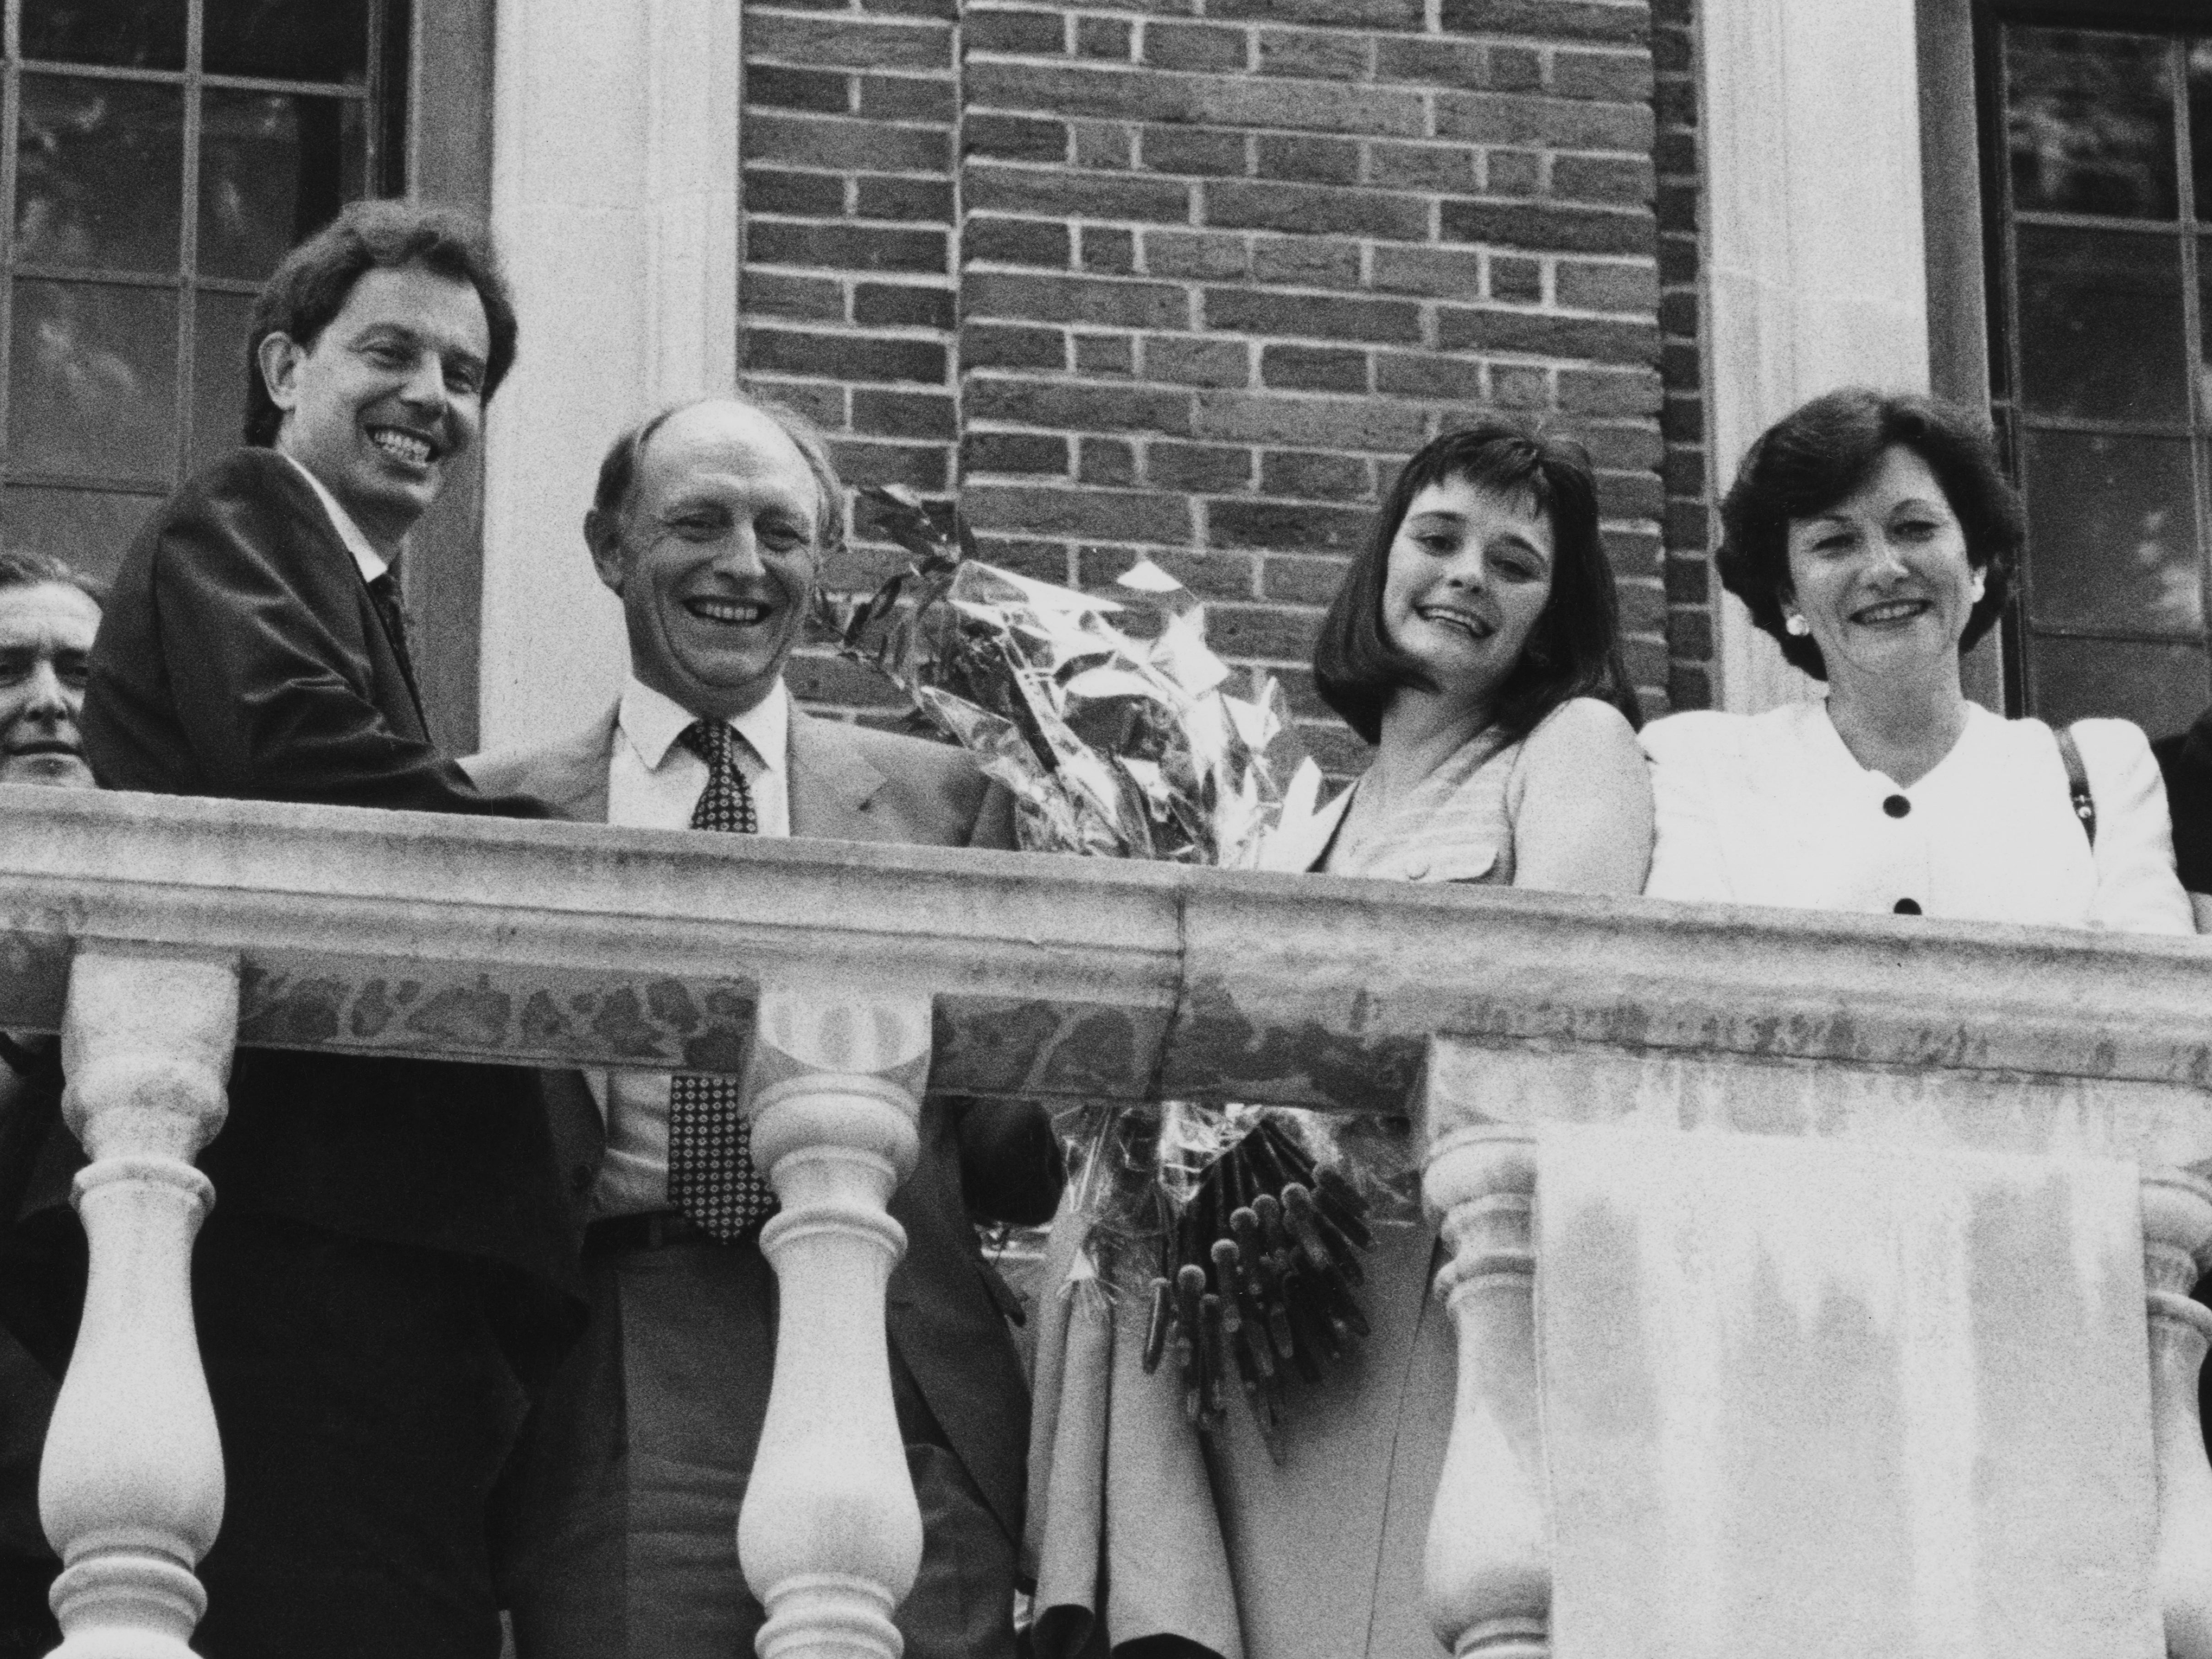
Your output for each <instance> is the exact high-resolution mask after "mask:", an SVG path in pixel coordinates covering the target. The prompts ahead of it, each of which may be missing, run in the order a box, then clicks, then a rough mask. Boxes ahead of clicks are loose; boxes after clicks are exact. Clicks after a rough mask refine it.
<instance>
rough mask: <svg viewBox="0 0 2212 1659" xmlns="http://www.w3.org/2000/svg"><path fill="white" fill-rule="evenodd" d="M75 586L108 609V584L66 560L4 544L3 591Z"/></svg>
mask: <svg viewBox="0 0 2212 1659" xmlns="http://www.w3.org/2000/svg"><path fill="white" fill-rule="evenodd" d="M46 586H62V587H74V588H75V589H76V591H77V592H80V593H82V594H83V595H84V596H85V598H87V599H90V600H91V601H92V602H93V603H94V605H98V606H99V607H100V609H101V610H103V611H105V610H106V608H107V594H108V587H107V584H106V582H104V581H102V580H100V578H99V577H97V576H88V575H86V574H85V573H84V572H83V571H82V570H79V569H78V568H76V566H75V565H73V564H70V563H69V562H67V561H66V560H63V559H58V558H56V557H54V556H53V555H52V554H51V553H34V552H33V551H32V550H30V549H29V548H27V547H0V593H3V592H7V590H8V589H9V588H11V587H46Z"/></svg>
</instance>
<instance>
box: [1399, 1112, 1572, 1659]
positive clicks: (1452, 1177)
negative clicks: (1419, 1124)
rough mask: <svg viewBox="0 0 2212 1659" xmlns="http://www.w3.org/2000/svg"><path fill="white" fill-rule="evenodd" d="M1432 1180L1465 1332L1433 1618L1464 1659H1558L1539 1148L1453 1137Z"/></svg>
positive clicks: (1481, 1132) (1444, 1478)
mask: <svg viewBox="0 0 2212 1659" xmlns="http://www.w3.org/2000/svg"><path fill="white" fill-rule="evenodd" d="M1425 1183H1426V1191H1427V1194H1428V1204H1429V1207H1430V1209H1431V1212H1433V1213H1435V1214H1436V1215H1437V1216H1439V1217H1440V1218H1442V1220H1443V1236H1444V1240H1445V1243H1447V1244H1448V1245H1449V1247H1450V1249H1451V1253H1452V1259H1451V1261H1449V1263H1448V1264H1446V1266H1445V1267H1443V1271H1442V1272H1440V1273H1438V1274H1437V1295H1438V1296H1439V1297H1442V1298H1443V1301H1444V1304H1445V1305H1446V1306H1447V1307H1448V1308H1449V1309H1450V1310H1451V1316H1452V1322H1453V1325H1454V1326H1455V1328H1456V1329H1457V1331H1458V1334H1459V1391H1458V1402H1457V1406H1456V1407H1455V1413H1454V1416H1453V1419H1452V1431H1451V1441H1450V1443H1449V1446H1448V1447H1447V1449H1446V1450H1445V1453H1444V1466H1443V1474H1442V1475H1441V1477H1440V1478H1439V1480H1438V1481H1437V1502H1436V1509H1435V1511H1434V1513H1433V1514H1432V1515H1431V1518H1430V1521H1429V1543H1428V1559H1427V1564H1426V1578H1427V1589H1428V1595H1427V1601H1428V1613H1429V1621H1430V1623H1431V1626H1433V1627H1434V1628H1435V1630H1436V1632H1437V1638H1438V1639H1439V1640H1441V1641H1442V1642H1443V1644H1444V1646H1445V1647H1446V1648H1447V1649H1449V1650H1450V1651H1451V1652H1452V1653H1453V1654H1455V1655H1456V1656H1460V1659H1549V1656H1550V1654H1551V1651H1552V1644H1551V1636H1550V1627H1551V1604H1552V1568H1551V1548H1550V1538H1549V1528H1548V1524H1547V1519H1546V1515H1545V1505H1544V1447H1543V1440H1542V1436H1541V1428H1540V1425H1539V1422H1538V1419H1537V1405H1536V1313H1535V1285H1536V1257H1535V1250H1534V1239H1533V1237H1532V1232H1533V1222H1534V1204H1535V1190H1536V1148H1535V1143H1534V1140H1533V1139H1531V1138H1530V1137H1529V1136H1528V1133H1527V1132H1526V1131H1523V1130H1517V1129H1504V1128H1494V1127H1476V1128H1467V1129H1460V1130H1456V1131H1454V1132H1452V1133H1449V1134H1446V1135H1443V1136H1442V1137H1441V1138H1439V1139H1438V1140H1437V1143H1436V1145H1435V1146H1434V1147H1433V1148H1432V1149H1431V1152H1430V1153H1429V1161H1428V1170H1427V1174H1426V1176H1425Z"/></svg>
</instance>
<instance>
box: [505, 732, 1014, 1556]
mask: <svg viewBox="0 0 2212 1659" xmlns="http://www.w3.org/2000/svg"><path fill="white" fill-rule="evenodd" d="M616 720H617V711H616V709H615V708H609V709H608V710H607V712H606V713H605V714H603V715H601V716H600V717H599V719H598V720H594V721H593V722H592V724H591V725H589V726H586V727H585V728H584V729H583V730H582V731H580V732H575V733H574V734H573V735H571V736H569V737H567V738H562V739H560V740H558V741H556V742H554V743H549V744H538V745H537V746H534V747H531V748H521V749H510V750H501V751H497V752H494V753H489V754H484V755H477V756H473V757H471V758H469V759H467V760H465V761H463V762H462V763H461V764H462V765H463V767H465V769H467V771H468V773H469V775H470V776H471V777H473V778H474V779H476V780H477V784H478V787H484V788H496V789H497V790H499V791H500V792H501V793H506V792H507V791H513V792H514V793H521V794H529V795H535V796H536V797H538V799H540V800H542V801H544V802H545V804H546V805H548V806H550V807H551V808H552V809H553V811H554V813H555V815H556V816H557V817H564V818H571V819H574V820H576V821H578V822H580V823H605V821H606V815H607V766H608V762H609V760H610V757H611V753H612V750H613V745H614V744H615V742H616V738H617V726H616ZM790 759H791V765H790V769H789V771H788V773H787V776H788V777H789V779H790V786H791V833H792V834H793V836H809V837H814V838H819V839H827V840H832V841H873V842H903V843H906V844H908V845H910V846H935V847H990V848H1012V847H1013V845H1014V835H1013V801H1012V797H1011V796H1009V795H1008V794H1007V793H1006V791H1005V790H1003V789H1001V788H1000V787H998V786H996V785H995V784H993V783H992V782H990V781H989V780H987V778H985V777H984V776H983V775H982V774H981V772H980V771H978V770H977V769H976V768H975V763H974V762H973V761H972V760H970V759H969V757H968V756H967V755H966V754H965V753H964V752H963V751H962V750H957V749H953V748H950V747H948V746H946V745H945V744H935V743H927V742H924V741H922V740H921V739H920V738H905V737H899V736H896V735H895V734H893V733H891V732H877V731H874V730H872V729H870V728H868V727H866V726H847V725H843V724H841V723H839V722H836V721H834V720H817V719H816V718H815V717H813V716H812V715H810V714H807V713H805V710H803V709H800V708H796V707H794V708H793V709H792V711H791V749H790ZM546 1097H547V1103H548V1109H549V1111H550V1113H551V1114H552V1117H553V1130H554V1135H555V1139H556V1141H558V1143H559V1144H560V1146H561V1150H562V1160H563V1165H564V1169H565V1170H566V1172H567V1176H568V1183H569V1189H570V1192H571V1194H573V1195H574V1198H575V1199H576V1200H577V1201H578V1202H579V1203H580V1204H581V1203H584V1202H586V1201H588V1199H589V1195H590V1194H591V1192H592V1187H593V1185H594V1184H595V1182H596V1181H597V1179H598V1174H599V1158H600V1156H601V1155H602V1153H603V1152H605V1146H606V1132H605V1123H604V1122H603V1121H602V1120H601V1118H600V1116H599V1107H598V1104H597V1103H595V1102H594V1101H593V1100H592V1096H591V1093H590V1091H588V1090H587V1089H586V1088H585V1086H584V1083H583V1079H582V1078H581V1077H580V1076H579V1075H578V1074H576V1073H573V1072H570V1073H551V1074H549V1076H548V1078H547V1079H546ZM1032 1120H1039V1121H1032ZM1032 1132H1042V1133H1044V1134H1046V1135H1047V1136H1049V1133H1050V1131H1049V1128H1048V1127H1045V1126H1043V1125H1042V1122H1041V1113H1040V1110H1039V1109H1037V1108H1036V1107H1034V1106H1030V1105H1026V1104H1024V1103H1013V1102H977V1103H974V1104H973V1105H970V1106H968V1107H967V1108H966V1109H964V1110H961V1111H958V1112H957V1113H956V1112H954V1111H951V1110H948V1109H946V1108H945V1106H943V1105H942V1104H941V1103H939V1102H937V1101H934V1100H933V1101H931V1102H929V1103H927V1105H926V1106H925V1107H924V1109H923V1113H922V1122H921V1158H920V1160H919V1161H918V1163H917V1164H916V1165H915V1172H914V1174H913V1175H911V1176H908V1178H907V1180H906V1181H905V1182H903V1183H902V1185H901V1186H900V1188H899V1189H898V1191H897V1192H896V1193H895V1194H892V1196H891V1200H890V1212H891V1215H892V1217H893V1218H895V1219H896V1220H897V1221H898V1223H899V1225H901V1226H902V1227H904V1228H905V1229H906V1237H907V1249H906V1255H905V1256H904V1257H903V1258H902V1260H901V1261H900V1262H899V1263H898V1265H897V1266H896V1267H894V1268H892V1269H891V1276H890V1285H889V1287H888V1291H887V1295H886V1300H887V1303H888V1309H887V1312H888V1316H889V1322H890V1337H891V1342H892V1344H893V1346H895V1347H896V1349H897V1350H898V1353H899V1357H900V1358H902V1360H904V1361H905V1363H906V1365H907V1368H908V1370H909V1371H910V1372H911V1373H912V1374H913V1376H914V1379H915V1383H917V1384H918V1385H919V1386H920V1388H921V1392H922V1395H923V1397H924V1398H925V1399H926V1400H927V1401H928V1402H929V1407H930V1410H931V1411H932V1412H933V1413H934V1414H935V1415H936V1418H937V1420H938V1423H939V1425H941V1426H942V1427H943V1429H944V1430H945V1437H946V1438H947V1439H948V1440H950V1441H951V1443H952V1449H953V1450H954V1451H955V1452H957V1454H958V1455H959V1457H960V1461H961V1462H962V1463H963V1464H964V1465H965V1466H966V1468H967V1470H968V1473H969V1475H970V1476H972V1477H973V1478H974V1480H975V1484H976V1486H977V1487H978V1488H979V1489H980V1490H981V1492H982V1493H983V1496H984V1498H985V1499H986V1500H987V1502H988V1503H989V1504H990V1506H991V1509H992V1510H993V1512H994V1514H995V1515H996V1516H997V1517H998V1519H999V1522H1000V1525H1001V1526H1002V1527H1004V1528H1006V1533H1007V1535H1008V1536H1009V1537H1010V1538H1018V1537H1019V1536H1020V1534H1021V1515H1022V1501H1023V1485H1024V1457H1025V1455H1026V1452H1027V1443H1028V1436H1029V1391H1028V1389H1027V1387H1026V1386H1025V1384H1024V1382H1023V1379H1022V1372H1021V1364H1020V1361H1019V1359H1018V1358H1017V1357H1016V1355H1015V1352H1014V1348H1013V1344H1012V1340H1010V1339H1009V1337H1008V1335H1007V1333H1006V1309H1007V1306H1008V1302H1009V1300H1010V1297H1009V1293H1008V1292H1007V1291H1006V1287H1005V1285H1003V1284H1002V1283H1001V1282H1000V1281H999V1280H998V1279H997V1277H996V1275H995V1274H994V1272H993V1270H992V1269H991V1267H989V1266H988V1264H987V1263H986V1262H985V1261H983V1259H982V1255H981V1251H980V1250H979V1249H978V1248H977V1246H976V1242H975V1229H974V1228H973V1227H972V1226H971V1225H969V1219H968V1205H969V1202H971V1201H979V1200H978V1195H977V1194H974V1193H972V1192H969V1191H968V1190H967V1188H966V1187H965V1186H964V1185H963V1166H973V1167H993V1166H992V1163H991V1160H992V1156H993V1151H994V1147H995V1146H996V1145H998V1144H1000V1143H1002V1142H1003V1143H1018V1142H1021V1141H1023V1140H1024V1139H1026V1138H1027V1137H1029V1136H1030V1134H1031V1133H1032ZM1056 1191H1057V1188H1054V1189H1053V1191H1052V1192H1048V1193H1046V1194H1044V1196H1043V1199H1042V1202H1043V1204H1044V1206H1046V1207H1047V1208H1049V1206H1050V1205H1051V1201H1052V1198H1053V1195H1054V1193H1056ZM618 1405H619V1402H610V1405H609V1409H610V1410H616V1409H618Z"/></svg>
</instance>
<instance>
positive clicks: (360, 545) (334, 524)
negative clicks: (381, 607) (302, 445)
mask: <svg viewBox="0 0 2212 1659" xmlns="http://www.w3.org/2000/svg"><path fill="white" fill-rule="evenodd" d="M276 453H278V454H279V455H283V456H284V459H286V460H288V461H289V462H291V463H292V465H294V466H295V467H298V468H299V469H300V476H301V477H303V478H305V479H306V480H307V483H309V484H310V485H311V486H313V489H314V492H315V495H316V496H317V497H318V498H319V500H320V501H321V502H322V504H323V510H324V511H325V513H329V514H330V515H331V528H332V529H333V530H335V531H337V532H338V539H339V540H340V541H342V542H343V543H344V544H345V546H346V551H347V552H349V553H350V554H352V555H353V562H355V563H356V564H357V565H359V566H360V567H361V579H362V580H363V581H365V582H373V581H374V580H376V579H377V578H378V577H379V576H381V575H383V574H385V573H386V572H387V571H389V570H390V569H391V568H392V562H391V561H390V560H388V559H386V557H385V556H384V555H382V554H381V553H380V552H378V551H377V550H376V549H375V548H374V547H373V546H372V545H370V544H369V539H368V537H367V536H365V535H363V534H362V528H361V526H359V525H357V524H356V523H355V522H354V521H353V514H352V513H349V512H347V511H346V510H345V508H343V507H340V506H339V505H338V498H337V496H335V495H331V492H330V489H329V487H328V486H327V485H326V484H325V483H323V481H322V480H321V479H320V478H318V477H316V476H315V475H314V474H313V472H311V471H308V470H307V465H306V464H305V463H304V462H302V461H301V459H299V457H297V456H296V455H285V454H284V452H283V450H281V449H280V450H278V451H277V452H276Z"/></svg>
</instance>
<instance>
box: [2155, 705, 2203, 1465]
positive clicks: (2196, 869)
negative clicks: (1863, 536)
mask: <svg viewBox="0 0 2212 1659" xmlns="http://www.w3.org/2000/svg"><path fill="white" fill-rule="evenodd" d="M2150 751H2151V753H2152V754H2154V755H2155V756H2156V757H2158V769H2159V771H2160V773H2161V774H2163V775H2164V776H2165V778H2166V811H2168V812H2169V813H2170V814H2172V818H2173V858H2174V863H2175V866H2176V867H2177V868H2178V870H2179V874H2180V876H2181V884H2182V885H2183V886H2184V887H2186V888H2187V889H2188V890H2190V891H2191V892H2192V893H2212V708H2208V709H2207V710H2205V711H2204V713H2203V714H2200V715H2198V716H2197V723H2196V724H2195V725H2194V726H2191V727H2190V728H2189V730H2187V731H2186V732H2181V733H2179V735H2177V736H2174V737H2171V738H2160V739H2159V740H2158V741H2157V742H2156V743H2154V744H2151V746H2150ZM2207 1426H2208V1428H2212V1425H2207Z"/></svg>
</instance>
